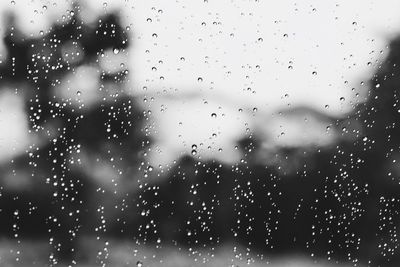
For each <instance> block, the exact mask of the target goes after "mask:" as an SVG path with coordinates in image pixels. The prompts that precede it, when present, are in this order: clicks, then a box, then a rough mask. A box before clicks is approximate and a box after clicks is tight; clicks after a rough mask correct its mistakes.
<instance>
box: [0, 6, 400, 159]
mask: <svg viewBox="0 0 400 267" xmlns="http://www.w3.org/2000/svg"><path fill="white" fill-rule="evenodd" d="M69 2H70V1H31V0H15V4H13V3H12V2H10V1H2V2H1V3H0V13H2V14H4V12H5V11H7V10H8V11H12V12H14V13H15V15H16V20H17V23H18V25H19V26H20V28H21V29H23V30H24V31H25V34H27V35H33V36H37V35H38V34H39V33H40V31H44V32H45V31H46V30H47V29H48V27H49V26H50V25H51V23H52V22H53V21H57V20H59V21H61V20H62V16H63V15H65V16H67V15H68V14H69V12H70V5H69ZM105 2H106V1H97V0H90V1H84V5H85V6H86V7H85V8H83V11H82V17H83V18H84V19H86V20H87V21H89V22H90V21H93V20H94V19H96V17H97V16H96V15H103V14H105V13H111V12H112V11H113V10H117V11H118V12H119V14H120V15H121V19H122V24H123V25H122V26H124V27H130V28H131V30H130V33H131V34H132V43H133V46H132V47H131V48H129V50H128V51H125V52H124V59H123V60H124V63H125V64H126V65H127V67H128V69H129V73H130V77H129V79H130V83H129V84H128V92H127V93H128V94H131V95H134V96H137V97H139V99H144V98H146V99H147V100H148V101H147V102H142V101H140V102H141V103H143V108H145V109H150V110H151V111H152V116H153V117H152V119H153V120H152V122H151V125H152V126H153V127H151V128H150V131H151V132H152V137H153V138H154V140H155V141H154V143H153V145H154V149H153V150H152V151H153V152H152V153H151V155H150V161H151V162H152V164H153V165H154V166H158V164H168V163H170V162H171V161H172V160H174V159H177V158H178V157H179V156H180V155H182V154H185V153H190V151H191V149H192V144H196V145H197V146H198V148H199V149H198V151H199V153H198V155H197V156H201V157H202V158H217V159H219V160H222V161H224V162H234V161H236V160H238V159H239V157H240V155H239V154H238V152H235V151H236V150H235V149H234V142H236V141H237V140H238V139H239V138H241V137H243V136H244V135H245V134H246V128H249V129H250V131H256V132H257V133H258V134H259V135H260V136H263V137H265V140H264V141H265V142H267V143H269V146H272V147H273V146H282V145H291V146H299V145H309V144H311V143H317V144H321V145H324V144H328V143H329V142H331V141H332V138H331V137H332V136H333V135H330V136H328V138H327V136H326V133H325V131H323V130H321V129H324V128H325V125H319V124H320V122H318V121H315V120H313V119H312V118H309V120H308V122H307V124H304V123H305V122H304V120H303V119H302V118H299V119H297V120H296V119H293V117H291V118H288V119H287V120H285V118H283V119H282V117H280V116H277V115H276V112H277V111H278V110H281V109H284V108H288V107H289V106H288V104H290V106H291V107H296V106H308V107H312V108H315V109H316V110H319V111H321V112H324V113H326V114H329V115H332V116H338V117H340V116H343V115H344V114H346V113H347V112H351V109H352V108H351V107H352V105H353V104H354V103H356V102H357V101H363V100H364V93H365V88H366V86H365V88H363V87H361V86H360V82H361V81H363V80H365V79H370V77H371V76H372V75H371V74H372V73H374V72H375V71H376V69H377V67H378V66H379V62H381V60H382V59H383V58H384V57H385V56H386V55H387V52H388V50H387V48H386V46H387V44H388V41H389V40H390V39H391V38H392V37H393V36H394V35H396V34H397V33H400V15H399V13H398V10H400V1H397V0H384V1H378V0H374V1H361V0H359V1H355V0H353V1H351V0H347V1H344V0H343V1H316V0H315V1H311V0H304V1H292V0H281V1H275V2H273V4H272V2H271V1H263V0H259V1H227V0H208V1H206V2H204V1H203V0H196V1H193V0H184V1H151V0H140V1H108V2H107V3H106V4H104V3H105ZM44 6H45V7H44ZM35 10H36V12H35ZM3 17H4V16H1V15H0V18H3ZM150 20H151V21H150ZM1 31H4V26H3V24H1V26H0V33H1ZM154 34H156V35H154ZM146 50H148V51H147V52H146ZM0 51H1V46H0ZM380 51H383V52H382V53H380ZM0 54H2V57H3V58H4V57H5V56H6V55H5V54H4V51H3V52H0ZM183 58H184V59H183ZM0 59H1V57H0ZM117 60H122V59H120V58H118V59H117ZM368 62H371V64H370V65H369V64H368ZM153 67H155V68H156V69H157V70H152V68H153ZM88 70H90V69H88ZM313 72H314V74H313ZM161 76H162V77H163V78H164V79H163V80H162V79H160V77H161ZM199 77H201V80H202V81H199V79H198V78H199ZM366 81H367V82H368V80H366ZM144 86H146V87H147V90H146V91H144V90H143V89H142V88H143V87H144ZM89 87H90V86H89ZM248 88H250V89H248ZM352 88H355V89H354V90H352ZM88 90H90V89H88ZM91 92H92V91H91ZM356 93H360V96H359V97H358V98H356V97H355V95H356ZM83 94H85V92H83ZM0 97H3V98H4V97H5V96H4V95H2V96H0ZM151 97H153V99H154V100H152V101H151ZM341 98H342V100H340V99H341ZM343 99H344V100H343ZM88 103H90V100H88ZM86 106H87V105H86ZM326 106H329V107H328V108H326ZM254 107H256V108H257V111H256V112H253V108H254ZM240 108H242V109H243V110H244V111H243V112H239V111H238V110H239V109H240ZM0 109H2V107H0ZM1 112H2V113H1V115H2V118H3V119H2V120H1V121H0V129H1V130H2V131H3V130H4V129H6V128H8V125H9V124H11V119H10V120H8V119H4V118H8V117H9V118H11V116H22V115H16V114H17V113H18V112H22V110H20V111H18V110H16V109H13V110H10V111H8V110H4V109H2V111H1ZM212 113H215V114H216V115H217V116H216V117H212V116H211V114H212ZM273 114H274V115H273ZM19 125H20V129H16V128H15V129H14V128H13V131H15V142H14V143H10V142H8V141H7V142H5V141H4V140H5V139H4V138H3V139H0V147H6V146H10V144H12V145H11V146H13V147H14V148H15V146H16V145H15V144H18V143H19V144H21V145H22V144H24V142H22V140H20V139H19V138H24V137H23V136H24V135H23V134H20V131H24V132H25V131H26V126H24V125H23V122H22V121H21V123H20V124H19ZM314 130H315V131H314ZM281 132H284V133H285V135H284V136H283V137H282V136H280V133H281ZM213 133H216V136H213V135H212V134H213ZM21 136H22V137H21ZM278 136H279V137H278ZM201 143H202V144H203V145H202V146H200V144H201ZM208 147H210V149H209V148H208ZM220 148H222V152H218V150H219V149H220ZM5 151H6V152H5ZM7 151H12V150H10V149H5V150H0V159H1V158H2V157H3V158H6V157H5V155H6V154H7V155H8V156H7V158H8V157H9V156H10V152H7ZM13 151H20V149H13Z"/></svg>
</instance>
